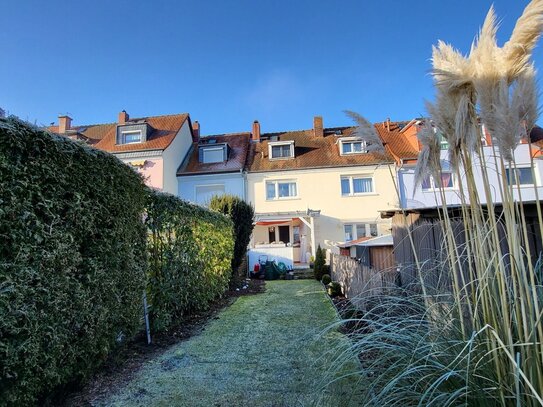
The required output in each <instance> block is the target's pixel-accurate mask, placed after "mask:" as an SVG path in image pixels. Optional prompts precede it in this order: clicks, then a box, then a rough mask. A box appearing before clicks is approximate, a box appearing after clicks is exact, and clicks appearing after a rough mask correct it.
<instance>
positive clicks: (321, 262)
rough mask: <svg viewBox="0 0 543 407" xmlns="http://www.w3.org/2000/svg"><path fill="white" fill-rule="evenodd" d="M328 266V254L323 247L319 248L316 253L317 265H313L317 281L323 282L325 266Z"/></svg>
mask: <svg viewBox="0 0 543 407" xmlns="http://www.w3.org/2000/svg"><path fill="white" fill-rule="evenodd" d="M325 265H326V254H325V252H324V250H323V249H321V245H319V246H318V247H317V252H316V253H315V263H314V264H313V273H314V274H315V279H316V280H317V281H321V279H322V276H323V275H324V274H326V273H325V270H324V266H325Z"/></svg>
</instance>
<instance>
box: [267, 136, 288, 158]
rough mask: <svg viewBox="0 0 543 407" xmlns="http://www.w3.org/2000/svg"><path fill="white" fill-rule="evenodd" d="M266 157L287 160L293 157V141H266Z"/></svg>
mask: <svg viewBox="0 0 543 407" xmlns="http://www.w3.org/2000/svg"><path fill="white" fill-rule="evenodd" d="M268 157H269V158H270V160H288V159H292V158H294V141H293V140H287V141H273V139H271V140H270V141H269V142H268Z"/></svg>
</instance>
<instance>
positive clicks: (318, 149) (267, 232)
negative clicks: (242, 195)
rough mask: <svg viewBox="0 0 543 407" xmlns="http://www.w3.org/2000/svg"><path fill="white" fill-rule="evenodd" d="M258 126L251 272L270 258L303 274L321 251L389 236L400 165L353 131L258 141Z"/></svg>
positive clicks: (249, 187)
mask: <svg viewBox="0 0 543 407" xmlns="http://www.w3.org/2000/svg"><path fill="white" fill-rule="evenodd" d="M259 127H260V126H259V124H258V123H256V122H255V124H254V125H253V132H252V144H251V151H250V154H249V157H250V158H249V161H248V165H247V172H246V199H247V201H248V202H250V203H251V204H252V205H253V206H254V208H255V213H256V219H255V228H254V231H253V237H252V241H251V244H250V252H249V267H252V266H253V264H254V263H256V262H258V261H259V260H262V258H263V257H264V258H265V257H268V258H273V259H274V260H276V261H283V262H284V263H285V264H287V265H292V266H294V267H296V266H300V267H303V266H305V265H306V264H307V263H309V262H310V260H311V257H312V256H314V255H315V250H316V248H317V246H318V245H320V246H321V247H322V248H323V249H329V250H331V251H333V252H338V244H341V243H344V242H346V241H352V240H358V239H361V238H366V237H372V236H380V235H383V234H388V233H390V222H389V221H388V220H384V219H381V217H380V211H382V210H387V209H393V208H397V207H398V197H397V193H396V188H395V182H396V180H395V178H394V177H395V173H396V171H395V163H394V159H393V158H392V157H391V156H390V155H389V154H388V153H386V152H385V151H380V152H370V151H373V150H372V149H370V148H368V146H367V145H365V144H364V142H363V141H362V140H361V138H360V137H359V136H357V133H356V131H357V129H356V128H354V127H341V128H329V129H326V128H323V126H322V118H320V117H316V118H315V119H314V126H313V129H310V130H303V131H294V132H282V133H268V134H260V128H259Z"/></svg>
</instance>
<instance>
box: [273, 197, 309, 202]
mask: <svg viewBox="0 0 543 407" xmlns="http://www.w3.org/2000/svg"><path fill="white" fill-rule="evenodd" d="M300 199H302V198H299V197H297V196H296V197H292V198H271V199H269V198H266V202H278V201H299V200H300Z"/></svg>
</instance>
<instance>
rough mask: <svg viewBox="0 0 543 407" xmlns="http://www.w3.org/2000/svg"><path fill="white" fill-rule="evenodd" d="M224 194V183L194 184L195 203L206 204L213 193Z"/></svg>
mask: <svg viewBox="0 0 543 407" xmlns="http://www.w3.org/2000/svg"><path fill="white" fill-rule="evenodd" d="M223 194H224V184H215V185H196V193H195V195H196V203H198V204H200V205H207V204H208V203H209V201H211V198H212V197H213V196H215V195H223Z"/></svg>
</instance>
